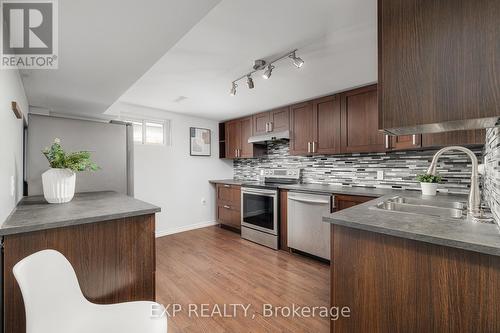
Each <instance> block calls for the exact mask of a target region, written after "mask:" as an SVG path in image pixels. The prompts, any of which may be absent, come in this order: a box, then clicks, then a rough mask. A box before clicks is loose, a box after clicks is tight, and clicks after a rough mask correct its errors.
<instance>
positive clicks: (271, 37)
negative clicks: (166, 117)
mask: <svg viewBox="0 0 500 333" xmlns="http://www.w3.org/2000/svg"><path fill="white" fill-rule="evenodd" d="M87 15H89V16H91V15H92V14H91V13H88V14H87ZM135 28H136V27H129V30H130V33H131V32H133V31H134V29H135ZM376 39H377V33H376V0H307V1H304V0H301V1H299V0H272V1H270V0H253V1H248V0H223V1H222V2H220V3H219V4H218V5H217V6H215V7H214V8H213V9H212V10H211V11H210V12H209V13H208V14H207V15H206V16H205V17H203V18H202V19H201V21H200V22H199V23H198V24H196V25H195V26H194V27H193V28H192V29H191V30H190V31H189V32H188V33H187V34H186V35H185V36H184V37H183V38H182V39H180V40H179V41H178V42H177V44H175V45H174V46H173V47H172V48H171V49H170V50H169V51H168V52H167V53H166V54H165V55H164V56H163V57H162V58H161V59H160V60H159V61H158V62H157V63H156V64H155V65H154V66H153V67H152V68H151V69H150V70H149V71H148V72H147V73H146V74H145V75H144V76H143V77H142V78H141V79H139V80H138V81H137V82H136V83H135V84H134V85H133V86H132V87H131V88H130V89H128V91H127V92H126V93H125V94H124V95H123V96H121V97H120V98H119V100H118V102H117V103H116V104H115V105H114V106H113V107H111V108H110V109H109V110H108V112H109V113H114V112H116V111H117V110H118V109H119V108H120V104H121V103H128V104H134V105H143V106H147V107H151V108H156V109H163V110H168V111H173V112H179V113H183V114H188V115H194V116H200V117H205V118H211V119H216V120H224V119H229V118H234V117H237V116H243V115H247V114H251V113H254V112H257V111H261V110H268V109H271V108H273V107H278V106H282V105H286V104H290V103H293V102H298V101H303V100H306V99H310V98H313V97H318V96H323V95H326V94H330V93H332V92H337V91H341V90H346V89H348V88H352V87H356V86H360V85H364V84H368V83H372V82H376V80H377V43H376ZM151 47H152V46H151ZM295 48H298V49H299V51H298V55H299V56H300V57H301V58H303V59H304V61H305V65H304V66H303V67H302V68H300V69H297V68H295V67H294V66H293V65H292V64H291V62H290V61H289V59H284V60H283V61H281V62H280V63H278V64H277V66H276V69H275V70H274V71H273V75H272V77H271V79H269V80H263V79H262V78H261V77H260V75H258V76H256V77H254V81H255V89H253V90H249V89H248V88H247V87H246V84H245V82H244V81H241V82H239V87H238V88H239V89H238V93H237V95H236V96H234V97H233V96H230V95H229V94H228V92H229V89H230V83H231V81H232V80H234V79H236V78H237V77H239V76H241V75H243V74H245V73H246V72H248V71H249V70H250V69H251V66H252V65H253V61H254V60H255V59H259V58H264V59H267V60H269V59H272V58H274V57H276V56H277V55H281V54H282V53H286V52H287V51H289V50H292V49H295ZM124 68H126V67H124ZM126 69H127V70H128V68H126ZM86 84H92V82H91V81H86ZM121 86H123V85H121ZM82 97H83V98H86V97H87V96H82Z"/></svg>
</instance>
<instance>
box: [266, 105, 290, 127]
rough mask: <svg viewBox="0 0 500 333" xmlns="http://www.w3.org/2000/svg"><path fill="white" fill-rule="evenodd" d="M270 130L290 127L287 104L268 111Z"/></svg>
mask: <svg viewBox="0 0 500 333" xmlns="http://www.w3.org/2000/svg"><path fill="white" fill-rule="evenodd" d="M269 118H270V119H269V121H270V122H271V128H270V130H271V132H281V131H286V130H288V129H290V110H289V108H288V106H285V107H283V108H279V109H275V110H272V111H270V117H269Z"/></svg>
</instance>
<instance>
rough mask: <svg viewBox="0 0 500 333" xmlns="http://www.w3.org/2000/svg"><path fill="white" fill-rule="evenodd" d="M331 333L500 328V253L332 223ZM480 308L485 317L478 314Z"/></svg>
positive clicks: (490, 330) (479, 330) (476, 330)
mask: <svg viewBox="0 0 500 333" xmlns="http://www.w3.org/2000/svg"><path fill="white" fill-rule="evenodd" d="M331 237H332V238H331V240H332V254H331V255H332V258H333V264H332V265H331V304H332V306H339V305H342V306H349V307H350V309H351V317H350V318H340V319H339V320H337V321H332V322H331V323H332V326H331V331H332V332H374V333H377V332H380V333H385V332H415V333H417V332H498V331H499V330H500V317H498V312H499V311H500V301H499V300H500V288H499V286H500V258H498V257H494V256H488V255H484V254H480V253H475V252H469V251H464V250H460V249H455V248H449V247H444V246H437V245H433V244H427V243H423V242H417V241H412V240H408V239H403V238H398V237H393V236H387V235H383V234H378V233H372V232H367V231H362V230H356V229H353V228H347V227H342V226H337V225H332V231H331ZM478 313H480V315H478Z"/></svg>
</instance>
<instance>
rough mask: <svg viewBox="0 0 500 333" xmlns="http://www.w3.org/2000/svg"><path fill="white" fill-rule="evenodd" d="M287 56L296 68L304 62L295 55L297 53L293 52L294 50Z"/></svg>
mask: <svg viewBox="0 0 500 333" xmlns="http://www.w3.org/2000/svg"><path fill="white" fill-rule="evenodd" d="M289 57H290V58H291V59H292V61H293V64H294V65H295V67H297V68H300V67H302V65H303V64H304V60H302V59H301V58H300V57H297V55H296V54H295V51H293V53H292V54H290V55H289Z"/></svg>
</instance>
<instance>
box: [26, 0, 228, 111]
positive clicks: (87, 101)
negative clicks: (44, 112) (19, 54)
mask: <svg viewBox="0 0 500 333" xmlns="http://www.w3.org/2000/svg"><path fill="white" fill-rule="evenodd" d="M219 1H220V0H203V1H199V0H147V1H137V0H105V1H103V0H85V1H78V0H63V1H59V69H58V70H30V71H23V72H22V77H23V82H24V85H25V89H26V93H27V95H28V100H29V103H30V105H31V106H35V107H39V108H41V109H48V110H49V111H51V112H54V113H65V114H68V113H69V114H78V115H91V116H98V115H100V114H102V113H103V112H104V111H105V110H106V109H107V108H108V107H109V106H110V105H111V104H112V103H113V102H114V101H116V100H117V99H118V98H119V97H120V96H121V95H122V94H123V93H124V92H125V91H126V90H127V89H128V88H129V87H130V86H131V85H132V84H133V83H134V82H136V81H137V79H139V78H140V77H141V76H142V75H143V74H144V73H145V72H146V71H147V70H148V69H149V68H151V66H152V65H153V64H154V63H155V62H156V61H158V59H160V57H161V56H162V55H164V54H165V52H167V51H168V49H170V48H171V47H172V46H173V45H174V44H175V43H176V42H177V41H178V40H179V39H180V38H181V37H182V36H184V35H185V34H186V32H188V31H189V30H190V29H191V28H192V27H193V25H195V24H196V23H198V22H199V20H200V19H201V18H203V17H204V16H205V14H206V13H207V12H208V11H209V10H210V9H212V8H213V6H214V5H216V4H217V3H218V2H219Z"/></svg>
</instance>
